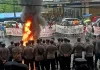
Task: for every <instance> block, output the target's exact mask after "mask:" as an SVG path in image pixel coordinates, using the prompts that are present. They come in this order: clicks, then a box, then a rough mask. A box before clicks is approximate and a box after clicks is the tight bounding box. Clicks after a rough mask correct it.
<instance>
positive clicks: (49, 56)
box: [0, 35, 100, 70]
mask: <svg viewBox="0 0 100 70" xmlns="http://www.w3.org/2000/svg"><path fill="white" fill-rule="evenodd" d="M99 46H100V35H98V36H97V37H96V36H93V41H92V42H90V40H89V39H86V42H85V43H82V41H81V38H80V37H79V38H77V41H76V43H75V44H74V45H72V44H71V43H70V40H69V39H67V38H58V42H56V41H55V39H54V38H51V39H38V40H37V41H36V42H34V40H31V41H28V42H27V43H26V46H23V41H20V42H17V43H14V42H11V45H10V46H8V47H7V48H6V47H5V44H2V43H0V70H4V68H5V70H12V69H11V68H10V69H8V68H9V64H10V65H11V63H12V62H16V63H19V64H22V61H24V64H25V65H24V66H23V67H24V68H26V70H27V69H31V70H35V69H36V70H56V69H58V67H60V69H61V70H71V61H72V60H71V55H72V54H74V59H73V68H74V67H75V61H74V60H75V59H76V58H82V56H83V55H82V52H85V54H84V55H85V59H86V60H87V66H88V67H90V70H93V69H94V68H96V67H97V60H98V59H99V58H100V48H99ZM94 55H95V62H94V59H93V56H94ZM9 62H11V63H9ZM19 64H18V65H19ZM21 66H22V65H21ZM15 68H16V67H15ZM50 68H51V69H50ZM14 70H16V69H14ZM22 70H23V69H22ZM24 70H25V69H24Z"/></svg>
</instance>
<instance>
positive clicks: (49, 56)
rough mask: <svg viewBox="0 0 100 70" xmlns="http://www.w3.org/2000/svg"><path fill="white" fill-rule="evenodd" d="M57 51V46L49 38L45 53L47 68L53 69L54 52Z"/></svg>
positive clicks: (48, 69)
mask: <svg viewBox="0 0 100 70" xmlns="http://www.w3.org/2000/svg"><path fill="white" fill-rule="evenodd" d="M56 51H57V47H56V46H55V45H54V42H53V41H52V40H51V41H50V44H49V45H48V46H47V49H46V54H47V70H50V64H51V69H52V70H55V52H56Z"/></svg>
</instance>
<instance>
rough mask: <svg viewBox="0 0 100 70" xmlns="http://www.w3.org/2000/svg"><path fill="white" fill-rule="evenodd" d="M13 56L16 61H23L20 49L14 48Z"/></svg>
mask: <svg viewBox="0 0 100 70" xmlns="http://www.w3.org/2000/svg"><path fill="white" fill-rule="evenodd" d="M12 55H13V58H14V59H16V61H21V60H22V49H21V48H20V47H14V48H13V49H12ZM17 57H18V58H17Z"/></svg>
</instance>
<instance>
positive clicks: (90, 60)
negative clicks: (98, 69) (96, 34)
mask: <svg viewBox="0 0 100 70" xmlns="http://www.w3.org/2000/svg"><path fill="white" fill-rule="evenodd" d="M84 45H85V52H86V54H85V59H86V60H87V64H88V66H89V67H90V69H91V70H93V68H94V64H93V52H94V46H93V44H91V43H90V40H89V39H86V43H85V44H84Z"/></svg>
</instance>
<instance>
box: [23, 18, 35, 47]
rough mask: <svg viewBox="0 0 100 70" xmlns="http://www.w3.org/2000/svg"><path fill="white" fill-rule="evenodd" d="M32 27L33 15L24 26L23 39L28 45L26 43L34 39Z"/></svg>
mask: <svg viewBox="0 0 100 70" xmlns="http://www.w3.org/2000/svg"><path fill="white" fill-rule="evenodd" d="M32 28H33V24H32V17H29V19H28V20H27V21H26V23H25V24H24V27H23V37H22V40H23V42H24V43H23V45H24V46H26V43H27V42H28V41H29V40H34V37H33V32H32Z"/></svg>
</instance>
